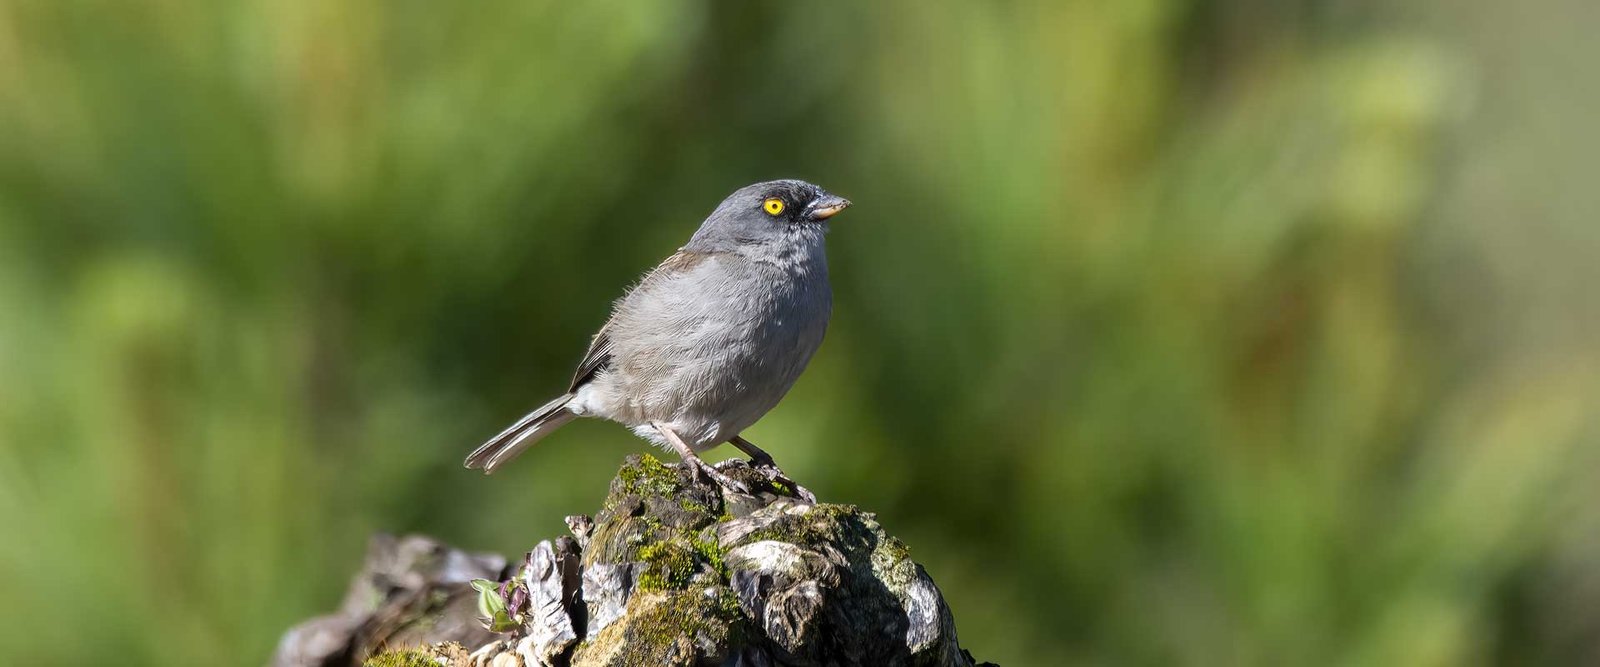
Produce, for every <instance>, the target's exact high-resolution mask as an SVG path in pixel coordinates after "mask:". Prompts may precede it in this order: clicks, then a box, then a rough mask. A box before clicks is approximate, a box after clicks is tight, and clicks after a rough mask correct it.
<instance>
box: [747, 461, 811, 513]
mask: <svg viewBox="0 0 1600 667" xmlns="http://www.w3.org/2000/svg"><path fill="white" fill-rule="evenodd" d="M750 463H751V468H752V469H754V470H755V471H756V472H757V473H760V474H761V476H763V477H766V478H767V483H768V484H772V485H773V486H776V487H778V488H779V489H782V488H783V487H788V488H789V489H792V490H793V491H794V494H793V495H794V496H795V497H797V498H799V499H801V500H804V501H806V502H808V503H811V504H813V505H815V504H816V503H817V496H816V494H814V493H812V492H811V490H810V489H807V488H806V487H803V486H800V484H799V482H796V481H794V480H793V479H791V478H790V477H789V475H787V474H785V473H784V472H783V469H782V468H779V467H778V464H776V463H773V461H772V459H771V458H770V457H769V458H767V460H765V461H756V460H752V461H751V462H750Z"/></svg>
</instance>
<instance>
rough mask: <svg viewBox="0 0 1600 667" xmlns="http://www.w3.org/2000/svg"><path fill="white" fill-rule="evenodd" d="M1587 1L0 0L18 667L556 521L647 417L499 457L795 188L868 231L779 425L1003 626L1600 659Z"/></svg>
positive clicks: (1049, 660) (1293, 651) (265, 639)
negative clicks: (488, 444)
mask: <svg viewBox="0 0 1600 667" xmlns="http://www.w3.org/2000/svg"><path fill="white" fill-rule="evenodd" d="M1597 7H1600V5H1596V4H1595V3H1593V2H1589V1H1588V0H1536V1H1534V2H1528V3H1500V2H1491V1H1489V0H1466V1H1464V2H1444V1H1442V0H1412V1H1410V2H1398V3H1393V2H1376V1H1371V2H1366V1H1360V0H1355V1H1334V0H1296V1H1294V2H1264V1H1259V0H1212V1H1204V2H1202V1H1198V0H1189V1H1183V0H1136V1H1131V2H1090V1H1086V0H1063V1H1052V2H1046V1H1039V2H983V3H956V2H948V3H947V2H926V1H923V0H898V1H891V2H872V3H857V2H806V3H780V2H745V1H732V0H727V1H721V2H710V1H692V0H677V1H664V2H645V3H624V2H611V1H604V0H602V1H588V2H570V1H565V2H551V1H545V0H515V1H507V0H493V1H487V2H461V3H449V2H421V1H418V0H395V1H391V2H376V1H374V0H217V1H213V2H176V1H155V0H132V1H129V0H0V379H3V381H0V526H3V527H4V534H3V537H0V600H4V601H5V605H6V610H7V614H6V621H5V622H4V623H0V655H4V656H6V658H5V660H6V661H8V662H11V663H14V664H19V665H20V664H28V665H38V664H94V663H112V662H115V663H116V664H141V663H142V664H249V663H255V662H259V661H261V660H263V659H265V656H266V655H267V654H268V652H269V651H270V649H271V647H272V644H273V642H274V640H275V638H276V636H277V635H278V633H279V632H280V631H281V630H283V629H284V628H285V627H286V626H287V625H289V624H290V623H291V622H292V621H294V620H297V619H300V618H303V617H305V616H308V615H311V614H314V613H318V612H321V611H325V610H327V609H330V608H331V607H332V606H333V605H334V604H335V602H336V600H337V599H338V597H339V596H340V595H341V592H342V587H343V581H344V578H345V577H346V576H347V575H348V574H349V573H350V572H351V571H352V570H353V569H354V568H355V566H356V565H357V564H358V562H359V558H360V554H361V550H362V545H363V542H364V540H365V539H366V535H367V534H368V533H369V532H370V531H374V530H387V531H425V532H428V533H432V534H435V535H438V536H440V537H441V538H443V539H446V540H448V541H450V542H453V543H456V544H460V545H462V546H466V547H469V548H475V549H496V550H501V551H505V552H513V551H515V550H519V549H524V548H527V547H528V546H529V544H530V540H532V539H534V538H535V537H537V536H541V535H551V534H556V533H558V532H559V531H560V530H562V527H561V522H560V517H561V516H563V515H565V514H570V513H578V512H583V511H589V510H591V509H592V508H593V507H594V506H595V504H596V503H597V502H598V501H599V499H600V498H601V496H602V495H603V491H604V484H605V483H606V480H608V479H609V478H610V476H611V475H612V473H613V472H614V470H615V467H616V465H617V464H618V462H619V461H620V460H621V458H622V457H623V455H624V454H626V453H628V452H632V451H636V450H638V449H639V448H640V447H643V446H644V445H643V444H642V443H640V442H639V441H638V440H636V439H634V438H633V437H632V436H631V435H629V434H628V433H627V432H626V431H624V430H623V429H620V428H617V427H615V426H613V425H608V424H600V423H579V424H576V425H574V426H572V427H569V428H567V429H566V430H564V431H563V432H561V433H560V434H558V435H557V436H555V437H552V438H551V439H550V440H548V441H546V442H545V443H542V444H541V445H540V446H539V447H538V448H536V449H535V450H533V451H531V452H530V453H529V454H527V455H526V456H525V457H524V458H523V459H521V460H519V461H518V462H517V463H516V464H515V465H512V466H510V467H509V468H508V469H507V470H506V471H505V472H504V473H502V474H498V475H496V476H495V477H493V478H488V479H485V478H481V477H478V476H476V475H474V474H470V473H468V472H467V471H464V470H462V469H461V468H460V459H461V457H462V456H463V455H464V454H465V453H466V452H467V451H468V450H469V449H470V448H471V447H472V446H474V445H476V444H477V443H478V442H479V441H480V440H481V439H482V438H483V437H484V436H485V435H487V434H490V433H492V432H494V431H496V430H498V429H499V428H500V427H502V426H504V425H505V423H507V422H508V421H510V420H511V419H513V418H515V417H516V416H518V415H519V414H520V413H521V411H523V410H525V409H528V408H531V407H533V406H536V405H538V404H539V403H541V402H543V401H544V400H545V399H547V398H548V397H549V396H550V395H551V394H553V393H554V392H556V391H558V390H559V389H560V388H561V387H562V386H563V384H564V382H565V378H566V377H567V374H568V372H569V370H570V367H571V365H572V364H573V363H574V362H575V361H576V360H577V358H578V356H579V355H580V354H581V352H582V349H583V347H584V345H585V343H586V338H587V336H588V335H589V334H590V333H591V332H592V331H593V330H594V329H595V328H596V327H597V326H598V325H599V324H600V323H601V322H602V321H603V319H604V316H605V313H606V309H607V307H608V304H609V300H610V299H612V298H614V297H615V296H616V295H617V294H619V293H620V291H621V290H622V289H623V288H624V286H626V285H627V284H628V283H629V282H630V281H631V280H632V279H633V278H634V277H635V276H636V275H637V274H639V273H640V272H642V271H643V270H644V269H646V268H648V267H649V266H651V265H652V263H653V262H655V261H656V260H658V259H659V258H661V257H663V256H665V255H667V254H668V253H669V252H671V250H672V249H673V248H674V247H675V245H676V244H677V243H680V242H682V240H684V239H685V238H687V236H688V235H689V233H690V232H691V231H692V230H693V228H694V226H695V224H696V223H697V222H698V221H699V220H700V219H701V217H702V216H703V215H704V214H705V213H707V212H708V211H709V210H710V209H711V207H712V206H714V205H715V203H716V202H717V201H718V200H719V199H720V198H721V197H722V196H723V195H725V194H726V193H727V192H729V191H731V190H733V189H734V188H736V187H738V186H740V185H743V184H746V183H749V182H753V181H756V180H761V179H766V178H772V177H791V176H792V177H800V178H807V179H809V180H814V181H816V182H818V183H820V184H822V185H824V186H826V187H828V188H829V189H831V190H833V191H836V192H839V193H841V194H844V195H846V196H848V197H850V198H851V199H853V200H854V201H855V202H856V206H855V207H854V208H853V209H851V210H850V211H849V212H848V213H847V214H845V215H843V216H841V217H840V218H839V219H838V223H837V224H836V226H835V233H834V234H833V235H832V237H831V239H830V244H831V246H830V252H831V257H832V260H833V265H834V267H833V271H834V284H835V291H836V295H837V297H836V301H837V303H836V306H835V312H834V323H833V327H832V329H831V330H830V332H829V337H828V341H827V343H826V344H825V345H824V347H823V349H822V351H821V353H820V354H819V355H818V357H817V359H816V360H815V361H814V362H813V364H812V367H811V369H810V371H809V372H808V373H807V375H806V377H805V378H804V379H803V380H802V381H801V382H800V384H799V386H798V387H797V388H796V389H795V391H794V393H793V394H792V395H791V396H790V398H789V400H787V401H786V402H785V403H784V404H783V405H782V406H781V407H780V408H779V409H778V410H777V411H775V412H774V413H773V414H772V415H770V416H769V417H768V418H767V419H766V420H765V421H763V422H762V423H761V424H759V425H758V426H756V427H755V428H754V429H753V431H752V432H751V433H749V435H750V436H751V437H752V439H753V440H755V441H756V442H758V443H760V444H762V445H763V446H764V447H765V448H766V449H768V450H770V451H772V452H773V453H774V454H775V455H776V456H777V457H778V459H779V460H780V461H781V462H783V463H784V464H785V466H786V467H787V468H788V470H789V471H790V472H791V473H792V474H793V475H794V476H795V477H797V478H798V479H801V480H804V481H805V483H806V484H808V485H809V486H810V487H811V488H812V489H813V490H815V491H816V492H818V493H819V495H822V496H823V497H825V498H827V499H830V500H834V501H844V502H856V503H859V504H861V505H863V506H865V507H868V508H871V509H875V510H877V511H878V512H879V513H880V516H881V519H882V520H883V521H884V523H885V524H886V525H888V526H890V527H892V528H893V530H894V531H895V532H896V533H898V534H900V535H902V536H903V537H906V538H907V541H908V542H909V543H910V545H911V548H912V550H913V553H914V555H915V557H916V558H917V559H918V560H919V561H921V562H923V563H925V564H926V565H927V566H928V568H929V570H930V572H931V573H932V574H933V576H934V577H935V578H936V579H937V580H938V582H939V583H940V585H941V586H942V587H943V588H944V590H945V592H946V594H947V596H948V598H949V599H950V601H951V603H952V604H953V606H954V609H955V612H956V616H957V619H958V621H959V625H960V628H961V630H962V637H961V639H962V643H963V644H964V645H966V646H968V647H969V648H971V649H972V650H973V652H974V653H975V654H976V655H978V656H980V657H982V658H984V659H989V660H995V661H998V662H1000V663H1002V664H1007V665H1046V664H1129V663H1132V664H1196V665H1218V664H1263V665H1267V664H1272V665H1283V664H1296V665H1304V664H1341V665H1443V664H1472V663H1491V662H1502V661H1505V662H1513V661H1516V662H1550V663H1568V664H1570V663H1573V662H1590V661H1594V660H1597V659H1600V642H1597V640H1596V637H1600V537H1597V536H1600V512H1597V510H1596V507H1600V483H1597V482H1600V478H1597V473H1600V447H1597V446H1596V445H1597V444H1600V421H1597V418H1596V413H1597V408H1600V391H1597V390H1600V344H1597V342H1596V341H1600V298H1597V297H1596V295H1595V293H1594V291H1595V287H1594V286H1595V285H1597V284H1600V268H1597V267H1600V224H1597V223H1600V220H1597V219H1596V218H1597V215H1600V188H1597V187H1596V186H1595V183H1594V179H1595V174H1596V173H1597V170H1596V168H1595V164H1594V162H1595V159H1596V158H1595V156H1596V155H1600V129H1597V127H1600V126H1597V125H1596V122H1595V119H1596V118H1597V117H1600V113H1597V112H1600V108H1597V107H1600V105H1597V102H1600V77H1596V76H1594V73H1593V71H1592V70H1593V67H1592V66H1591V64H1592V63H1594V62H1596V58H1600V47H1597V46H1596V44H1597V43H1600V42H1596V41H1595V40H1594V39H1593V35H1592V34H1591V33H1592V32H1593V27H1594V26H1595V25H1597V24H1600V21H1597V19H1600V11H1597ZM728 454H729V455H731V454H732V452H728Z"/></svg>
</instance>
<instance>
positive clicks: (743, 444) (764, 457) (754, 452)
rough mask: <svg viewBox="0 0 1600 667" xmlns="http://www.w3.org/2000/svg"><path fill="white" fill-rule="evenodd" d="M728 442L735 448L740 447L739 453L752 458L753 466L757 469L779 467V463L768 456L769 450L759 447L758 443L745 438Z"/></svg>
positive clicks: (737, 438) (736, 437)
mask: <svg viewBox="0 0 1600 667" xmlns="http://www.w3.org/2000/svg"><path fill="white" fill-rule="evenodd" d="M728 442H729V443H731V444H732V445H733V446H734V447H738V448H739V451H741V452H744V453H745V455H746V456H749V457H750V465H751V466H754V467H757V468H777V467H778V463H777V462H776V461H773V460H772V455H771V454H768V453H767V450H765V449H762V448H760V447H757V446H756V443H753V442H750V441H749V440H745V439H744V437H743V436H737V435H736V436H733V439H732V440H729V441H728Z"/></svg>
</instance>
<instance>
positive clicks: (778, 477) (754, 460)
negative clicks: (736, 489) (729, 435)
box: [728, 435, 817, 503]
mask: <svg viewBox="0 0 1600 667" xmlns="http://www.w3.org/2000/svg"><path fill="white" fill-rule="evenodd" d="M728 442H729V443H732V444H733V446H734V447H738V448H739V451H741V452H744V453H745V455H747V456H749V457H750V465H751V467H753V468H755V470H756V472H759V473H762V474H764V475H766V476H767V479H768V480H770V481H773V482H782V483H784V484H787V485H789V486H790V487H791V488H793V489H794V493H795V495H797V496H799V497H800V499H801V500H804V501H806V502H808V503H816V502H817V496H816V495H815V494H813V493H811V490H810V489H807V488H806V487H803V486H800V484H798V483H797V482H795V481H794V480H792V479H789V476H788V475H787V474H785V473H784V472H783V469H782V468H779V467H778V463H777V462H776V461H773V460H772V455H771V454H768V453H767V452H766V450H764V449H762V448H760V447H757V446H756V443H753V442H750V441H749V440H745V439H744V437H742V436H737V435H736V436H733V439H731V440H729V441H728Z"/></svg>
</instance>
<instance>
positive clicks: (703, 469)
mask: <svg viewBox="0 0 1600 667" xmlns="http://www.w3.org/2000/svg"><path fill="white" fill-rule="evenodd" d="M650 426H651V427H653V428H655V430H656V431H657V432H659V433H660V434H661V437H663V438H666V439H667V442H669V443H672V448H673V449H674V450H677V452H678V456H680V457H682V458H683V462H684V463H687V464H689V474H690V475H692V476H693V477H694V479H695V480H697V481H698V480H703V479H705V478H707V477H709V478H711V479H713V480H716V482H717V483H718V484H721V485H722V488H724V489H727V490H729V491H736V492H738V493H743V494H745V495H751V492H750V487H748V486H745V484H744V482H740V481H739V480H736V479H734V478H732V477H729V476H727V475H725V474H723V473H722V471H721V470H717V469H716V468H713V467H712V466H711V464H709V463H706V462H705V461H704V460H701V458H700V456H699V455H698V454H695V453H694V450H693V449H691V448H690V447H689V445H688V443H685V442H684V441H683V438H680V437H678V434H677V433H673V432H672V429H670V428H667V427H665V426H662V425H661V424H658V423H656V422H650Z"/></svg>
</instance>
